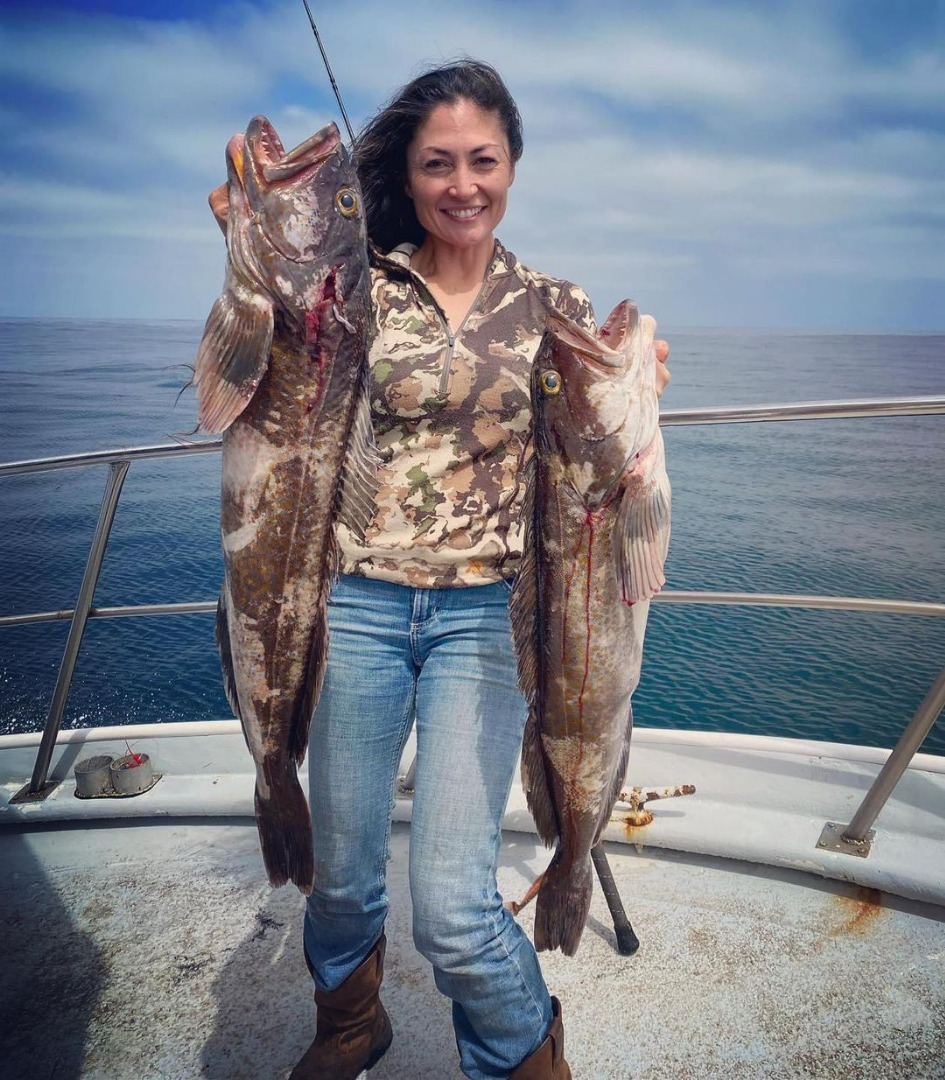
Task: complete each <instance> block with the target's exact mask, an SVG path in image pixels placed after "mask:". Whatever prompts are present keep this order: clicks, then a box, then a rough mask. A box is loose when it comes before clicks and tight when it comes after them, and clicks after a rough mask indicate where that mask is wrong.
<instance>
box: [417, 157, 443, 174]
mask: <svg viewBox="0 0 945 1080" xmlns="http://www.w3.org/2000/svg"><path fill="white" fill-rule="evenodd" d="M448 168H449V165H448V163H447V162H445V161H443V159H442V158H433V159H431V160H430V161H425V162H424V163H423V169H424V171H425V172H444V171H445V170H446V169H448Z"/></svg>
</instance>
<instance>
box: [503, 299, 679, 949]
mask: <svg viewBox="0 0 945 1080" xmlns="http://www.w3.org/2000/svg"><path fill="white" fill-rule="evenodd" d="M644 318H645V320H646V326H644V325H643V322H644V320H641V319H640V316H639V313H638V311H637V308H636V306H635V305H634V304H633V303H631V302H630V301H629V300H625V301H623V303H621V304H619V305H618V306H617V307H616V308H615V309H614V311H613V313H612V314H611V316H610V318H609V319H608V320H607V322H606V323H605V324H604V326H603V328H602V329H601V331H600V334H599V335H598V336H597V337H595V336H594V335H592V334H590V333H588V332H587V331H586V330H584V329H583V328H582V327H580V326H578V325H577V324H576V323H573V322H571V321H570V320H568V319H566V318H564V317H563V316H560V315H553V316H551V317H550V319H549V323H548V329H547V330H546V332H545V336H544V338H543V339H542V343H541V346H540V347H539V350H538V354H537V356H536V359H535V364H534V367H533V370H532V384H531V393H532V410H533V419H534V453H533V455H532V457H531V459H530V461H529V463H528V465H527V467H526V468H527V471H528V479H527V488H526V498H525V507H524V511H523V513H524V524H525V541H524V542H525V551H524V557H523V560H522V568H521V571H520V573H519V575H518V577H517V579H516V582H515V588H514V592H513V596H512V602H511V603H512V625H513V631H514V635H515V645H516V653H517V656H518V663H519V679H520V683H521V686H522V690H523V691H524V693H525V696H526V698H527V700H528V702H529V706H530V711H529V718H528V722H527V725H526V728H525V736H524V742H523V747H522V777H523V785H524V787H525V792H526V795H527V798H528V805H529V809H530V810H531V812H532V815H533V816H534V818H535V823H536V825H537V827H538V833H539V835H540V836H541V838H542V840H544V842H545V843H546V844H548V845H549V846H550V845H551V844H553V843H554V842H555V841H557V848H556V850H555V853H554V856H553V858H552V861H551V864H550V865H549V867H548V870H547V871H546V872H545V874H544V877H543V878H542V880H541V885H540V888H539V891H538V900H537V909H536V913H535V946H536V948H538V949H554V948H561V949H562V951H563V952H565V953H567V954H568V955H572V954H573V953H574V952H575V950H576V949H577V946H578V942H579V941H580V938H581V932H582V930H583V929H584V923H585V921H586V920H587V913H588V909H589V907H590V901H591V891H592V864H591V859H590V851H591V848H592V847H593V846H594V845H595V844H596V843H597V841H598V840H599V838H600V834H601V831H602V830H603V828H604V825H605V824H606V823H607V821H608V819H609V818H610V814H611V811H612V810H613V806H614V801H615V800H616V797H617V795H618V794H619V791H620V786H621V784H622V783H623V780H624V775H625V773H626V771H627V755H628V752H629V748H630V731H631V727H632V716H631V711H630V695H631V694H632V693H633V691H634V689H635V688H636V685H637V683H638V681H639V678H640V663H641V659H642V650H643V634H644V630H645V628H646V618H647V611H648V608H649V603H648V600H649V597H651V596H652V595H653V594H654V593H656V592H658V591H659V589H660V588H661V586H662V585H663V582H664V577H663V563H664V561H665V558H666V551H667V547H668V544H669V526H670V487H669V480H668V478H667V476H666V468H665V462H664V457H663V440H662V436H661V434H660V430H659V409H658V404H657V395H656V372H655V363H656V361H655V356H654V353H653V347H652V338H653V331H654V329H655V323H654V322H653V320H652V319H649V317H644Z"/></svg>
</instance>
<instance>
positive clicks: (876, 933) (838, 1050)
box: [0, 723, 945, 1080]
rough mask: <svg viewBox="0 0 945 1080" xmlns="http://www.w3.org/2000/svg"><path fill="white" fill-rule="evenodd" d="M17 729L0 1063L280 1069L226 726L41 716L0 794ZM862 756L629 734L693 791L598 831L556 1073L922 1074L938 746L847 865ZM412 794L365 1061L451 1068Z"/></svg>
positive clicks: (552, 959)
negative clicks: (37, 787)
mask: <svg viewBox="0 0 945 1080" xmlns="http://www.w3.org/2000/svg"><path fill="white" fill-rule="evenodd" d="M126 740H127V741H128V742H130V743H131V744H132V746H133V749H135V750H136V751H142V752H146V753H148V754H149V755H150V756H151V759H152V762H153V763H154V766H155V769H156V770H157V771H159V772H161V773H162V774H163V777H162V779H161V781H160V782H159V783H158V784H157V786H156V787H154V788H153V789H152V790H151V791H149V792H147V793H146V794H144V795H141V796H138V797H136V798H133V799H102V800H80V799H76V798H75V797H74V783H73V781H72V778H71V773H72V768H73V766H74V765H75V762H76V761H77V760H80V759H81V758H84V757H87V756H91V755H94V754H101V753H111V754H115V755H120V754H121V753H124V752H125V748H126ZM37 742H38V739H37V737H36V736H27V735H23V736H4V737H0V931H2V934H3V938H2V941H0V956H2V958H3V968H2V972H3V978H2V981H0V1080H7V1078H8V1077H9V1078H10V1080H20V1078H21V1077H22V1078H26V1077H29V1078H49V1080H53V1078H55V1080H68V1078H73V1077H76V1078H78V1077H83V1078H85V1080H125V1078H128V1080H164V1078H168V1080H197V1078H201V1077H208V1078H212V1080H257V1078H258V1080H272V1078H279V1077H284V1076H285V1075H286V1073H287V1071H288V1070H289V1068H290V1067H291V1065H292V1064H293V1062H294V1061H295V1060H296V1059H297V1058H298V1056H299V1055H300V1054H301V1052H302V1050H303V1049H304V1048H305V1046H306V1045H307V1044H308V1041H309V1040H310V1038H311V1036H312V1032H313V1021H314V1006H313V1004H312V1001H311V990H310V984H309V978H308V974H307V972H306V970H305V966H304V963H303V960H302V957H301V944H300V941H301V934H300V921H301V912H302V908H303V901H302V898H301V896H300V895H299V894H298V892H297V891H296V890H294V889H292V888H286V889H282V890H277V891H273V890H271V889H270V888H269V886H268V884H267V883H266V880H265V875H264V873H263V869H262V860H261V858H260V855H259V850H258V841H257V836H256V829H255V825H254V823H253V822H252V819H251V816H250V814H251V807H252V790H253V772H252V765H251V762H250V759H249V755H248V754H247V752H246V748H245V745H244V743H243V738H242V735H241V733H240V731H239V726H238V725H237V724H236V723H215V724H201V725H197V724H169V725H157V726H149V727H141V728H129V727H123V728H119V729H99V730H92V731H72V732H63V733H62V735H61V737H60V741H59V743H58V744H57V747H56V751H55V754H54V757H53V764H52V772H51V775H52V776H54V777H56V778H57V779H60V780H62V783H61V784H60V785H59V787H58V788H56V790H55V791H54V792H53V793H52V795H50V796H49V797H48V798H47V799H46V800H45V801H43V802H41V803H35V804H25V805H24V804H11V803H10V798H11V797H12V796H13V794H14V793H15V792H16V791H17V789H18V788H19V787H20V786H21V785H22V784H23V782H24V781H25V780H26V779H27V778H28V776H29V773H30V770H31V768H32V763H33V760H34V758H35V754H36V744H37ZM886 753H887V752H885V751H881V750H870V749H867V748H863V747H841V746H837V745H836V744H829V743H810V742H802V741H798V740H789V739H770V738H760V737H751V736H732V735H719V734H715V735H709V734H705V733H694V732H689V733H685V732H669V731H654V730H649V729H639V731H638V732H636V733H635V735H634V751H633V754H632V755H631V765H630V774H629V776H628V783H631V784H644V785H647V786H652V787H664V786H672V785H676V784H685V783H692V784H695V785H696V789H697V791H696V794H695V795H693V796H689V797H686V798H681V799H673V800H669V801H665V802H657V803H654V804H652V806H651V809H652V811H653V813H654V817H655V820H654V821H653V822H652V824H650V825H648V826H645V827H640V828H634V827H628V826H627V825H626V824H625V823H624V821H623V818H624V817H625V816H626V810H623V811H620V810H619V809H618V810H617V812H616V813H615V816H614V819H613V821H612V824H611V825H610V826H609V828H608V831H607V834H606V835H607V837H608V838H609V839H611V840H620V841H622V843H612V844H610V845H609V856H610V860H611V864H612V866H613V869H614V872H615V875H616V877H617V880H618V884H619V886H620V889H621V893H622V895H623V897H624V901H625V904H626V907H627V912H628V914H629V916H630V918H631V921H632V922H633V924H634V927H635V929H636V931H637V933H638V935H639V937H640V940H641V943H642V944H641V948H640V951H639V952H638V953H637V954H636V955H635V956H633V957H631V958H623V957H620V956H618V955H617V953H616V951H615V950H614V948H613V933H612V930H611V929H609V926H610V923H609V916H608V913H607V909H606V905H605V903H604V900H603V898H602V896H601V895H600V892H599V890H598V892H597V893H596V894H595V899H594V906H593V907H592V914H591V919H590V921H589V923H588V926H587V929H586V931H585V934H584V938H583V941H582V944H581V947H580V950H579V952H578V954H577V956H576V957H574V958H568V957H564V956H561V955H560V954H558V953H554V954H546V955H545V957H544V959H543V966H544V969H545V972H546V975H547V978H548V981H549V984H550V986H551V988H552V991H553V992H554V993H556V994H557V995H558V996H559V997H560V998H561V1000H562V1003H563V1008H564V1016H565V1028H566V1039H567V1045H568V1057H569V1059H570V1061H571V1063H572V1067H573V1069H574V1074H575V1077H576V1080H589V1078H593V1080H663V1078H664V1077H670V1076H672V1077H686V1078H689V1077H692V1078H698V1080H715V1078H718V1080H723V1078H724V1080H756V1078H757V1080H769V1078H771V1080H861V1078H862V1080H876V1078H877V1077H879V1076H883V1077H887V1076H888V1077H893V1076H895V1077H897V1078H898V1080H945V760H943V759H942V758H936V757H929V756H926V755H921V754H920V755H917V756H916V758H915V759H914V760H913V763H912V765H911V766H910V768H909V769H908V770H907V771H906V773H905V775H904V776H903V778H902V780H901V781H900V783H899V785H898V786H897V788H896V791H895V792H894V794H893V796H892V798H891V799H890V801H889V803H888V804H887V805H886V807H884V809H883V811H882V813H881V815H880V817H879V819H878V820H877V822H876V825H875V829H876V837H875V841H874V845H873V850H872V851H871V853H870V855H869V857H868V858H867V859H858V858H853V857H851V856H849V855H840V854H835V853H831V852H825V851H823V850H821V849H819V848H818V847H817V839H818V837H819V835H820V830H821V828H822V827H823V824H824V822H825V821H835V822H840V823H846V822H848V821H849V820H850V817H851V815H852V813H853V811H854V810H855V808H856V806H857V805H858V804H859V802H860V800H861V799H862V797H863V794H864V793H865V791H866V790H867V788H868V787H869V786H870V783H871V782H872V779H873V777H875V775H876V773H877V772H878V771H879V768H880V765H881V763H882V761H883V760H884V759H885V757H886ZM409 760H410V748H409V747H408V754H407V756H406V758H405V763H404V768H406V766H407V764H408V763H409ZM410 809H411V804H410V801H409V800H408V799H399V800H398V804H397V809H396V811H395V817H396V818H397V819H398V824H396V825H395V827H394V838H393V845H392V847H393V854H394V857H393V861H392V863H391V867H390V882H389V884H390V893H391V901H392V913H391V918H390V922H389V924H388V938H389V949H388V977H387V983H386V985H387V989H386V999H387V1002H388V1005H389V1008H390V1011H391V1014H392V1019H393V1024H394V1030H395V1042H394V1046H393V1048H392V1050H391V1052H390V1054H389V1055H388V1056H387V1057H386V1058H385V1059H384V1061H383V1062H382V1063H381V1064H380V1065H379V1066H378V1067H377V1068H376V1069H375V1070H374V1071H373V1072H372V1074H371V1080H423V1078H426V1077H430V1078H437V1080H455V1078H458V1077H459V1071H458V1067H457V1055H456V1051H455V1048H454V1045H453V1040H452V1031H451V1027H450V1018H449V1005H448V1003H447V1002H446V1001H444V1000H443V999H441V998H440V996H439V995H438V993H437V992H436V990H435V988H434V985H433V980H432V977H431V974H430V971H429V969H428V966H427V964H426V963H425V961H423V960H422V959H421V958H420V957H419V956H418V955H417V954H416V953H415V951H414V949H413V946H412V943H411V935H410V913H409V897H408V895H407V888H406V866H407V859H406V853H407V846H408V843H409V827H408V825H407V824H406V821H407V820H408V819H409V816H410ZM505 824H506V827H507V830H508V831H507V832H506V833H505V844H504V847H503V854H502V864H501V870H500V886H501V888H502V891H503V894H504V895H505V896H506V897H508V898H517V897H519V896H520V895H521V894H522V893H523V892H524V890H525V888H526V887H527V885H528V884H529V883H530V882H531V881H532V879H533V878H534V877H535V876H536V875H537V874H539V873H540V872H541V871H542V870H543V869H544V867H545V865H546V863H547V859H548V855H547V853H546V852H545V851H544V849H542V848H541V847H540V846H539V844H538V841H537V839H536V837H535V836H534V833H533V832H531V831H530V830H532V829H533V824H532V822H531V819H530V817H529V815H528V813H527V810H526V809H525V806H524V799H523V796H522V792H521V789H520V788H519V787H517V786H516V788H515V789H514V790H513V794H512V798H511V800H510V804H509V809H508V812H507V814H506V819H505ZM832 879H837V880H832ZM877 890H879V891H877ZM927 902H928V903H927ZM521 918H522V921H523V924H524V925H525V926H526V927H527V928H529V929H530V926H531V919H532V913H531V908H529V909H526V911H525V912H524V913H523V914H522V916H521Z"/></svg>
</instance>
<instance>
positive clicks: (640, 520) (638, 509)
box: [614, 433, 670, 604]
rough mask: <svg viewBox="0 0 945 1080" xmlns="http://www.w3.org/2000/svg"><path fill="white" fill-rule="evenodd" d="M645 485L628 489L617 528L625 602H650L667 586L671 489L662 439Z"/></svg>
mask: <svg viewBox="0 0 945 1080" xmlns="http://www.w3.org/2000/svg"><path fill="white" fill-rule="evenodd" d="M656 438H657V439H658V440H659V445H658V446H657V447H652V448H649V449H648V450H647V451H646V452H645V453H646V454H648V455H649V454H651V453H655V460H654V461H653V466H652V468H651V469H649V470H648V476H647V477H646V478H645V481H644V482H642V483H641V482H639V481H638V482H636V483H630V484H628V485H627V487H626V489H625V491H624V493H623V498H622V500H621V502H620V509H619V511H618V513H617V520H616V523H615V527H614V558H615V561H616V570H617V576H618V578H619V579H620V583H621V587H622V592H623V599H624V601H625V602H626V603H628V604H633V603H636V601H638V600H648V599H649V598H650V597H651V596H653V595H654V594H655V593H658V592H659V591H660V589H661V588H662V587H663V585H664V584H665V582H666V577H665V575H664V573H663V566H664V564H665V562H666V553H667V551H668V550H669V530H670V486H669V477H668V476H667V475H666V468H665V466H664V464H663V445H662V437H661V436H660V435H659V433H657V436H656Z"/></svg>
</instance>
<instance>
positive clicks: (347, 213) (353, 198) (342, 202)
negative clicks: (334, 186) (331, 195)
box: [335, 187, 358, 217]
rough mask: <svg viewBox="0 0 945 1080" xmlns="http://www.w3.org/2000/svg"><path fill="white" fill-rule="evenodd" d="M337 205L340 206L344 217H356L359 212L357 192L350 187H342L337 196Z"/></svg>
mask: <svg viewBox="0 0 945 1080" xmlns="http://www.w3.org/2000/svg"><path fill="white" fill-rule="evenodd" d="M335 206H337V207H338V209H339V210H340V211H341V213H342V215H343V216H344V217H354V215H355V214H356V213H357V212H358V196H357V192H355V191H352V190H351V188H349V187H343V188H341V189H340V190H339V191H338V194H337V195H336V196H335Z"/></svg>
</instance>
